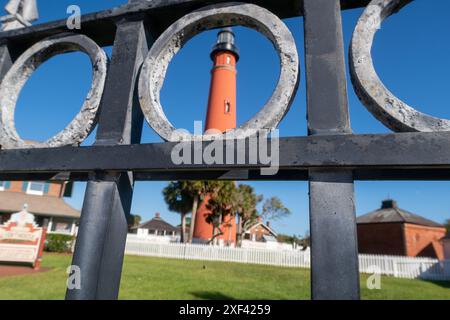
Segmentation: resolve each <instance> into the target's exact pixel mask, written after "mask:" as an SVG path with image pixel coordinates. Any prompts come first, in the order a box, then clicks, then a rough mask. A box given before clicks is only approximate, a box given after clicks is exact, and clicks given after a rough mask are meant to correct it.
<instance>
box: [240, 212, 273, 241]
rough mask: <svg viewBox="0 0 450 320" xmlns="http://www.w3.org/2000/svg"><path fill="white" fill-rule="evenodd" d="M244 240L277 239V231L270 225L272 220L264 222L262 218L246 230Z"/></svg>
mask: <svg viewBox="0 0 450 320" xmlns="http://www.w3.org/2000/svg"><path fill="white" fill-rule="evenodd" d="M243 238H244V240H250V241H254V242H268V241H274V242H276V241H277V233H276V232H275V231H274V230H273V229H272V228H271V227H270V222H269V221H268V222H267V223H266V224H264V223H263V221H262V219H261V218H258V221H257V222H256V223H255V224H254V225H252V226H250V227H249V228H248V229H247V230H246V231H245V232H244V237H243Z"/></svg>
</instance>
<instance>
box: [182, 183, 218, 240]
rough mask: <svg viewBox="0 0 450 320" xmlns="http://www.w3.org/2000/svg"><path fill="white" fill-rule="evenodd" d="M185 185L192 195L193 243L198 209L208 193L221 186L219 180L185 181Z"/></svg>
mask: <svg viewBox="0 0 450 320" xmlns="http://www.w3.org/2000/svg"><path fill="white" fill-rule="evenodd" d="M183 185H184V188H185V191H186V192H187V193H189V194H190V196H191V197H192V210H191V212H192V216H191V222H190V225H189V242H191V243H192V239H193V237H194V227H195V218H196V213H197V210H198V208H199V207H200V206H201V205H202V203H203V201H204V199H205V197H206V195H207V194H208V193H210V192H215V190H216V189H217V188H218V187H220V183H219V182H218V181H185V182H184V183H183Z"/></svg>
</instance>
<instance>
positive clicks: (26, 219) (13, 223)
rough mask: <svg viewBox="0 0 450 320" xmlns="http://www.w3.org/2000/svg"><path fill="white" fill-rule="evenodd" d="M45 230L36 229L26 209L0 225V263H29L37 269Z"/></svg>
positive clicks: (32, 218) (32, 217) (40, 258)
mask: <svg viewBox="0 0 450 320" xmlns="http://www.w3.org/2000/svg"><path fill="white" fill-rule="evenodd" d="M45 235H46V230H45V229H44V228H40V227H37V225H36V224H35V222H34V216H33V215H32V214H31V213H29V212H28V211H27V210H26V208H24V209H23V210H22V211H20V212H18V213H15V214H13V215H12V216H11V219H10V220H9V221H7V222H6V223H5V224H3V225H0V262H18V263H31V264H32V265H33V267H34V268H35V269H39V267H40V264H41V260H42V251H43V249H44V241H45Z"/></svg>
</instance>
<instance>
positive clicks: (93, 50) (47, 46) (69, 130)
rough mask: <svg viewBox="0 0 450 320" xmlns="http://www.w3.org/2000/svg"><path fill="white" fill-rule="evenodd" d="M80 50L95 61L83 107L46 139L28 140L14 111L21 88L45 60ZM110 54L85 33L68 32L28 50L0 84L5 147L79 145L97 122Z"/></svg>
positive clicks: (0, 119) (0, 139)
mask: <svg viewBox="0 0 450 320" xmlns="http://www.w3.org/2000/svg"><path fill="white" fill-rule="evenodd" d="M73 51H81V52H84V53H86V54H87V55H88V56H89V58H90V60H91V63H92V69H93V77H92V85H91V88H90V90H89V92H88V95H87V97H86V99H85V101H84V103H83V106H82V108H81V110H80V111H79V112H78V114H77V115H76V116H75V117H74V118H73V120H72V121H71V122H70V123H69V125H68V126H67V127H66V128H64V129H63V130H62V131H61V132H59V133H58V134H56V135H55V136H53V137H52V138H50V139H49V140H47V141H45V142H35V143H25V142H24V141H23V140H22V139H21V138H20V136H19V134H18V133H17V130H16V127H15V123H14V112H15V108H16V103H17V99H18V97H19V94H20V91H21V90H22V88H23V86H24V85H25V83H26V82H27V80H28V79H29V78H30V77H31V74H32V73H33V72H34V71H35V70H36V69H37V68H38V67H39V66H40V65H41V64H42V63H44V62H45V61H47V60H48V59H50V58H52V57H54V56H56V55H58V54H62V53H67V52H73ZM107 65H108V57H107V55H106V53H105V52H104V51H103V49H102V48H100V47H99V46H98V45H97V44H96V43H95V42H94V41H93V40H91V39H90V38H88V37H86V36H84V35H74V34H65V35H58V36H52V37H49V38H46V39H44V40H42V41H40V42H38V43H36V44H34V45H33V46H32V47H30V48H29V49H28V50H26V51H25V52H24V53H23V54H22V55H21V56H20V57H19V58H18V59H17V60H16V61H15V63H14V64H13V66H12V67H11V69H10V70H9V71H8V72H7V73H6V75H5V77H4V79H3V81H2V82H1V84H0V145H1V147H2V149H18V148H47V147H60V146H65V145H78V144H80V143H81V142H83V141H84V139H86V137H87V136H88V135H89V133H91V131H92V129H93V128H94V127H95V124H96V122H97V111H98V108H99V105H100V100H101V97H102V94H103V88H104V85H105V80H106V71H107Z"/></svg>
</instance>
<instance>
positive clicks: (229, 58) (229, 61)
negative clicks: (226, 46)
mask: <svg viewBox="0 0 450 320" xmlns="http://www.w3.org/2000/svg"><path fill="white" fill-rule="evenodd" d="M230 63H231V57H230V56H227V64H230Z"/></svg>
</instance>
